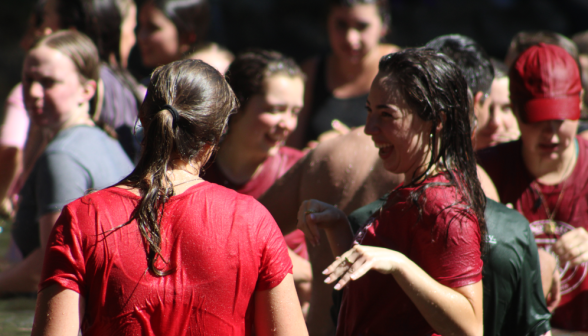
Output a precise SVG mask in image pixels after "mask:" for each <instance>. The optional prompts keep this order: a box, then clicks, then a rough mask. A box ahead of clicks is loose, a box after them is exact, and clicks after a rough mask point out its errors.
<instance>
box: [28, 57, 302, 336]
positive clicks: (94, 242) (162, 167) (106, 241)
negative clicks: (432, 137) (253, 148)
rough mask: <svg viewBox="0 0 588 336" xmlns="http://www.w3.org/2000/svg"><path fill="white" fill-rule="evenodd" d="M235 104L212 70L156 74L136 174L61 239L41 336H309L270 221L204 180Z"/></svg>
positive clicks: (52, 258) (68, 224)
mask: <svg viewBox="0 0 588 336" xmlns="http://www.w3.org/2000/svg"><path fill="white" fill-rule="evenodd" d="M237 105H238V104H237V101H236V98H235V95H234V94H233V92H232V90H231V89H230V87H229V85H228V84H227V83H226V81H225V80H224V78H223V76H222V75H221V74H220V73H219V72H218V71H217V70H215V69H214V68H212V67H211V66H209V65H207V64H206V63H204V62H202V61H197V60H185V61H177V62H173V63H170V64H168V65H165V66H163V67H160V68H158V69H156V70H155V71H154V73H153V75H152V77H151V82H150V84H149V87H148V91H147V96H146V97H145V101H144V102H143V104H142V106H141V109H140V112H139V118H140V119H141V123H142V125H143V127H144V129H145V137H144V140H143V151H142V155H141V158H140V160H139V163H138V165H137V167H136V168H135V170H134V171H133V172H132V173H131V174H130V175H129V176H127V177H126V178H125V179H124V180H122V181H121V182H120V183H119V184H117V185H116V186H113V187H110V188H107V189H104V190H101V191H97V192H95V193H92V194H89V195H86V196H84V197H82V198H80V199H78V200H76V201H74V202H72V203H70V204H69V205H67V206H66V207H65V208H64V210H63V212H62V215H61V216H60V218H59V220H58V221H57V223H56V224H55V227H54V228H53V231H52V233H51V238H50V241H49V244H48V247H47V253H46V259H45V264H44V269H43V275H42V278H41V283H40V285H39V297H38V302H37V310H36V314H35V316H36V319H35V323H34V327H33V335H39V334H43V335H57V334H59V335H77V334H78V330H79V329H80V327H81V329H82V333H83V334H84V335H138V334H141V335H164V334H165V335H250V334H251V333H252V330H253V327H254V326H255V331H256V334H259V335H307V332H306V328H305V326H304V320H303V317H302V313H301V311H300V306H299V304H298V300H297V298H296V292H295V289H294V283H293V281H292V276H291V275H290V274H289V273H291V269H292V264H291V262H290V258H289V257H288V253H287V250H286V244H285V243H284V239H283V237H282V235H281V232H280V230H279V228H278V226H277V225H276V223H275V221H274V220H273V218H272V217H271V215H270V214H269V213H268V211H267V210H266V209H265V208H264V207H263V206H262V205H261V204H259V203H258V202H257V201H256V200H254V199H253V198H251V197H247V196H244V195H241V194H239V193H236V192H234V191H233V190H229V189H227V188H224V187H221V186H218V185H216V184H212V183H208V182H205V181H203V180H202V179H201V178H200V177H199V175H200V170H201V169H200V168H201V167H202V166H203V165H204V164H205V163H206V162H207V161H208V159H209V158H210V156H211V154H212V153H213V152H214V150H215V148H216V146H217V144H218V142H219V140H220V137H221V135H222V133H223V131H224V128H225V125H226V123H227V118H228V116H229V115H230V114H231V113H232V112H234V110H235V109H236V107H237Z"/></svg>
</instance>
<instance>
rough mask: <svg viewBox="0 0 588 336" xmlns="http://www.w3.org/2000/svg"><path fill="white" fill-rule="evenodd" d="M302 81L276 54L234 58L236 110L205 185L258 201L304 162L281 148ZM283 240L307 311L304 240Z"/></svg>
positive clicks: (297, 235) (298, 235) (296, 235)
mask: <svg viewBox="0 0 588 336" xmlns="http://www.w3.org/2000/svg"><path fill="white" fill-rule="evenodd" d="M303 76H304V75H303V74H302V71H301V70H300V68H299V67H298V65H297V64H296V62H295V61H294V60H293V59H291V58H289V57H287V56H284V55H282V54H281V53H279V52H275V51H268V50H249V51H246V52H243V53H241V54H239V55H237V58H236V59H235V60H234V61H233V63H231V65H230V66H229V69H228V72H227V81H228V83H229V85H231V88H232V89H233V91H234V92H235V95H236V96H237V99H238V100H239V103H240V106H239V110H238V112H237V113H236V114H235V115H233V116H231V118H230V119H229V122H228V131H227V133H226V134H225V136H224V137H223V140H222V143H221V146H220V148H219V150H218V154H217V156H216V160H215V162H214V163H213V164H212V165H210V166H208V167H207V168H206V174H205V175H204V176H203V177H204V179H205V180H206V181H209V182H213V183H218V184H220V185H222V186H225V187H227V188H230V189H233V190H236V191H238V192H240V193H242V194H245V195H249V196H252V197H255V198H256V199H257V198H259V197H260V196H261V195H262V194H263V193H264V192H265V191H266V190H267V189H269V188H270V187H271V186H272V185H273V184H274V182H275V181H276V180H278V179H279V178H280V177H281V176H282V175H284V174H285V173H286V172H287V171H288V170H289V169H290V167H292V166H293V165H294V164H295V163H296V162H297V161H298V160H299V159H300V158H301V157H302V156H303V153H302V152H300V151H299V150H297V149H294V148H290V147H287V146H284V142H285V141H286V139H287V138H288V136H289V135H290V133H292V131H293V130H294V128H296V117H297V116H298V112H299V111H300V109H302V105H303V99H304V98H303V96H304V79H303V78H304V77H303ZM285 239H286V243H287V244H288V247H289V248H290V250H289V252H290V256H291V258H292V261H293V263H294V279H295V280H296V285H297V289H298V293H299V295H300V299H301V303H302V305H303V306H306V304H305V303H306V302H307V301H308V296H309V295H310V283H309V281H310V278H311V275H310V272H311V270H310V264H309V263H308V261H307V260H308V252H307V249H306V242H305V240H304V234H303V233H302V231H300V230H296V231H294V232H292V233H290V234H288V235H286V236H285Z"/></svg>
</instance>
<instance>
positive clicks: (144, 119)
mask: <svg viewBox="0 0 588 336" xmlns="http://www.w3.org/2000/svg"><path fill="white" fill-rule="evenodd" d="M166 105H169V106H172V107H173V109H175V110H176V111H177V116H176V118H175V119H176V121H175V122H174V115H173V113H174V112H172V111H170V109H166V108H165V106H166ZM237 106H238V103H237V100H236V98H235V95H234V94H233V91H232V90H231V88H230V87H229V85H228V84H227V82H226V81H225V79H224V77H223V76H222V75H221V74H220V73H219V72H218V71H217V70H215V69H214V68H213V67H211V66H210V65H208V64H206V63H204V62H202V61H198V60H182V61H176V62H173V63H170V64H167V65H164V66H162V67H159V68H157V69H155V71H154V72H153V74H152V76H151V81H150V83H149V87H148V89H147V96H146V97H145V101H144V102H143V104H142V105H141V108H140V110H139V118H140V119H141V123H142V124H143V127H144V130H145V136H144V139H143V144H142V145H143V149H142V154H141V158H140V160H139V163H138V164H137V167H136V168H135V170H134V171H133V172H132V173H131V174H130V175H129V176H128V177H127V178H125V179H124V180H123V181H122V183H123V184H126V185H128V186H131V187H134V188H137V189H139V191H140V194H141V201H140V202H139V205H138V206H137V208H136V209H135V210H134V212H133V213H132V215H131V218H130V219H129V222H127V223H125V224H124V225H126V224H129V223H131V222H132V221H133V220H136V221H137V225H138V226H139V230H140V232H141V235H142V236H143V238H144V239H145V242H146V243H147V245H148V246H147V259H148V264H149V269H150V270H151V271H152V272H153V273H154V274H155V275H157V276H164V275H167V274H169V273H170V272H172V271H173V270H172V269H169V268H167V267H165V268H163V269H162V268H158V267H157V266H156V263H157V260H158V259H159V258H161V257H162V256H161V250H160V248H161V239H162V237H161V232H160V223H161V220H162V218H163V216H164V208H165V203H166V202H167V200H168V199H169V197H170V196H173V195H174V190H173V185H172V183H171V181H170V180H169V178H168V177H167V171H168V169H170V168H171V165H172V161H173V160H181V161H184V162H194V163H196V164H198V165H199V166H200V167H202V166H203V165H204V164H205V162H202V161H204V160H206V159H207V158H208V156H207V155H206V154H207V153H204V152H205V150H203V149H204V147H205V145H210V147H211V148H215V147H216V145H217V144H218V142H219V140H220V137H221V135H222V132H223V130H224V128H225V125H226V121H227V119H228V117H229V115H230V114H231V113H233V112H234V111H235V110H236V109H237Z"/></svg>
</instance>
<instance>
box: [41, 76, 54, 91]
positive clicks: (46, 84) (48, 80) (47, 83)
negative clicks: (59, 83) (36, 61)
mask: <svg viewBox="0 0 588 336" xmlns="http://www.w3.org/2000/svg"><path fill="white" fill-rule="evenodd" d="M40 82H41V85H42V86H43V87H44V88H46V89H48V88H50V87H52V86H53V85H54V84H55V83H56V81H55V80H54V79H52V78H43V79H41V81H40Z"/></svg>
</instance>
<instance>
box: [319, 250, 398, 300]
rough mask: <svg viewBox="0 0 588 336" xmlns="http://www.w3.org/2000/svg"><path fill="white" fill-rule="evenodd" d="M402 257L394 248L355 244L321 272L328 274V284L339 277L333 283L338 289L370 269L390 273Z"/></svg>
mask: <svg viewBox="0 0 588 336" xmlns="http://www.w3.org/2000/svg"><path fill="white" fill-rule="evenodd" d="M403 258H406V257H405V256H404V255H403V254H402V253H400V252H397V251H394V250H390V249H387V248H383V247H374V246H364V245H359V244H356V245H354V246H353V248H352V249H351V250H349V251H347V252H345V253H343V255H341V256H340V257H337V258H336V260H335V261H334V262H333V263H332V264H331V265H330V266H329V267H327V269H326V270H324V271H323V274H325V275H328V277H327V278H326V279H325V282H326V283H328V284H330V283H333V282H334V281H335V280H337V279H339V278H341V280H339V282H338V283H337V284H336V285H335V289H337V290H339V289H341V288H343V287H344V286H345V285H346V284H347V283H348V282H349V280H357V279H359V278H361V277H362V276H363V275H364V274H366V273H367V272H368V271H369V270H371V269H373V270H376V271H378V272H380V273H382V274H390V273H392V272H394V271H396V270H397V268H398V265H399V264H400V262H402V260H403Z"/></svg>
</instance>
